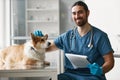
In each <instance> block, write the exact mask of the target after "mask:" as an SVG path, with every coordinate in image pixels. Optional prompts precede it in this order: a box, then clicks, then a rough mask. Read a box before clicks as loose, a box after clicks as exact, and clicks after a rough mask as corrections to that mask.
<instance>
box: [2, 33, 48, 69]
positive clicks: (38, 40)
mask: <svg viewBox="0 0 120 80" xmlns="http://www.w3.org/2000/svg"><path fill="white" fill-rule="evenodd" d="M47 38H48V35H47V34H46V35H45V36H43V37H39V36H34V35H33V34H32V33H31V39H32V40H30V41H27V42H26V43H24V44H21V45H14V46H9V47H7V48H5V49H3V50H1V51H0V68H12V66H19V68H22V67H23V66H26V65H32V66H33V65H34V66H35V65H38V66H40V67H43V66H44V65H49V64H50V63H49V62H46V61H45V51H46V48H47V47H48V46H49V45H50V42H48V41H47ZM20 65H21V67H20ZM17 68H18V67H17ZM25 68H26V67H25Z"/></svg>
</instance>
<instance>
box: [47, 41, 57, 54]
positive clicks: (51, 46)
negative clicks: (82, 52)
mask: <svg viewBox="0 0 120 80" xmlns="http://www.w3.org/2000/svg"><path fill="white" fill-rule="evenodd" d="M58 49H59V48H57V46H56V45H55V44H54V42H53V41H52V42H51V45H50V46H49V47H48V48H47V49H46V52H50V51H55V50H58Z"/></svg>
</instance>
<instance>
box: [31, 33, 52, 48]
mask: <svg viewBox="0 0 120 80" xmlns="http://www.w3.org/2000/svg"><path fill="white" fill-rule="evenodd" d="M31 38H32V43H33V46H34V47H35V48H36V49H42V48H48V47H49V46H50V44H51V43H50V42H48V41H47V39H48V35H47V34H46V35H44V36H35V35H34V34H33V33H31Z"/></svg>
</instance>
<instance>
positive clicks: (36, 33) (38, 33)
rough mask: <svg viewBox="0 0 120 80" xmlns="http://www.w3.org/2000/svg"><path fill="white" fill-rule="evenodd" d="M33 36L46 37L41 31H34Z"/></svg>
mask: <svg viewBox="0 0 120 80" xmlns="http://www.w3.org/2000/svg"><path fill="white" fill-rule="evenodd" d="M33 34H34V35H35V36H40V37H42V36H44V35H43V34H42V31H40V30H36V31H34V32H33Z"/></svg>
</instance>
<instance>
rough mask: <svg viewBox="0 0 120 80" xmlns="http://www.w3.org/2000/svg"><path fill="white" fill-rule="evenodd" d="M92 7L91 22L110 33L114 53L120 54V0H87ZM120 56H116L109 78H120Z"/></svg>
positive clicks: (110, 79)
mask: <svg viewBox="0 0 120 80" xmlns="http://www.w3.org/2000/svg"><path fill="white" fill-rule="evenodd" d="M85 2H86V3H87V4H88V7H89V9H90V16H89V22H90V23H91V24H92V25H94V26H96V27H98V28H100V29H102V30H103V31H105V32H107V33H108V36H109V38H110V41H111V44H112V47H113V49H114V50H115V53H114V54H119V55H120V30H119V28H120V23H119V21H120V4H119V3H120V0H92V1H91V0H85ZM119 67H120V58H115V66H114V68H113V69H112V70H111V71H110V72H108V73H107V74H106V76H107V80H118V79H120V76H119V74H120V70H118V69H119Z"/></svg>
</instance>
